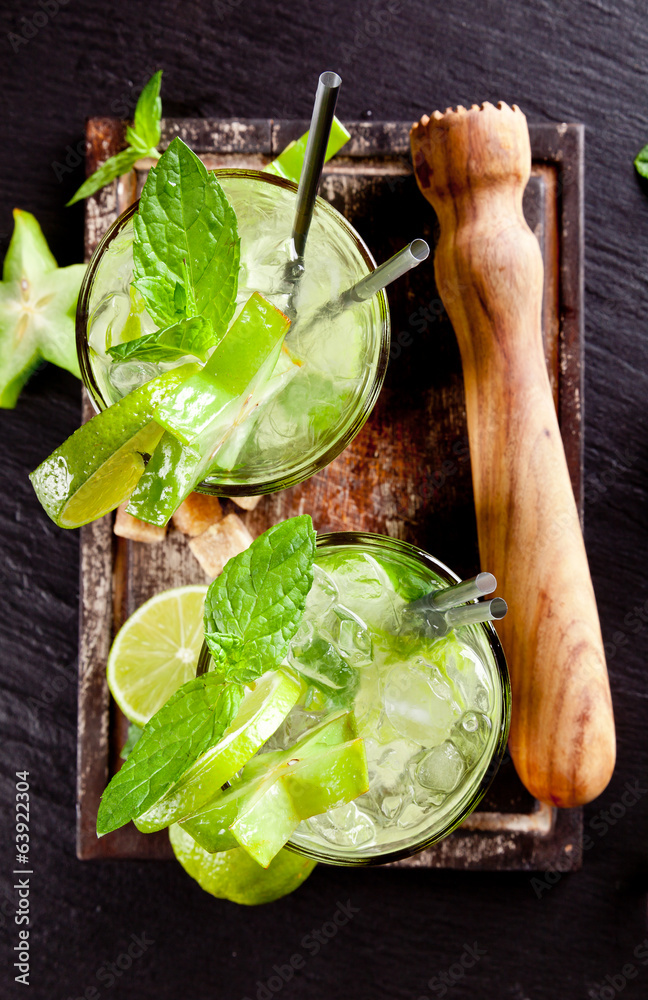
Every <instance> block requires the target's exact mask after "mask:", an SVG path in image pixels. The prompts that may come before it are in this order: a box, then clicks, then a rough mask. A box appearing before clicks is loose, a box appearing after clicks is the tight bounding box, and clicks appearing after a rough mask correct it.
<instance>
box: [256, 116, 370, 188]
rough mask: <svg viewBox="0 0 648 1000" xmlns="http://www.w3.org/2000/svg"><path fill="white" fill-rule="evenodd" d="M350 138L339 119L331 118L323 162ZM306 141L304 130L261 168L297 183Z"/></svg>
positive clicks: (306, 134)
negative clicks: (274, 158)
mask: <svg viewBox="0 0 648 1000" xmlns="http://www.w3.org/2000/svg"><path fill="white" fill-rule="evenodd" d="M350 138H351V133H350V132H348V131H347V129H346V128H345V127H344V125H343V124H342V122H341V121H339V120H338V119H337V118H334V119H333V123H332V125H331V134H330V136H329V141H328V145H327V147H326V155H325V157H324V162H325V163H326V162H328V160H330V159H331V157H332V156H335V154H336V153H337V152H338V150H340V149H342V146H344V144H345V143H346V142H348V141H349V139H350ZM307 142H308V132H304V134H303V135H302V136H300V137H299V139H296V140H295V141H294V142H290V143H289V144H288V145H287V146H286V148H285V149H284V150H283V152H281V153H280V154H279V156H278V157H277V158H276V160H273V161H272V163H268V165H267V166H266V167H264V168H263V169H264V170H265V172H266V173H268V174H275V175H276V176H277V177H286V178H287V179H288V180H289V181H294V182H295V184H299V178H300V177H301V172H302V167H303V166H304V156H305V155H306V144H307Z"/></svg>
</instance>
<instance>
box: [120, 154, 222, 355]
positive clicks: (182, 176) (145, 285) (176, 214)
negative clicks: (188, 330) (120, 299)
mask: <svg viewBox="0 0 648 1000" xmlns="http://www.w3.org/2000/svg"><path fill="white" fill-rule="evenodd" d="M134 228H135V241H134V244H133V273H134V280H133V284H134V285H135V286H136V288H137V289H138V290H139V291H140V292H141V294H142V295H143V297H144V299H145V300H146V305H147V309H148V311H149V313H150V314H151V316H152V317H153V318H154V319H155V321H156V322H157V323H158V324H159V325H160V326H167V325H169V324H170V323H176V322H177V321H178V320H180V319H183V318H184V316H185V312H184V310H185V309H187V310H190V311H191V312H192V313H194V312H195V313H196V314H198V315H201V316H204V317H205V319H207V320H209V321H210V323H211V324H212V326H213V328H214V331H215V333H216V336H217V337H218V338H219V339H220V337H221V336H222V335H223V334H224V333H225V331H226V329H227V326H228V324H229V321H230V320H231V318H232V316H233V314H234V308H235V306H236V291H237V286H238V271H239V260H240V253H239V237H238V230H237V225H236V213H235V212H234V209H233V208H232V206H231V205H230V204H229V202H228V200H227V198H226V197H225V193H224V191H223V189H222V188H221V186H220V184H219V183H218V181H217V180H216V177H215V176H214V174H212V173H209V172H208V171H207V169H206V168H205V166H204V164H203V163H202V162H201V160H200V159H199V158H198V157H197V156H196V154H195V153H193V152H192V151H191V150H190V149H189V147H188V146H187V145H185V143H184V142H183V141H182V140H181V139H179V138H177V137H176V138H175V139H174V140H173V142H172V143H171V145H170V146H169V148H168V149H167V151H166V152H165V153H164V154H163V155H162V157H161V158H160V160H159V162H158V164H157V166H155V167H153V169H152V170H151V171H150V173H149V176H148V178H147V181H146V184H145V185H144V190H143V191H142V197H141V198H140V205H139V211H138V213H137V214H136V216H135V219H134ZM178 286H180V287H181V288H183V289H184V292H185V299H184V300H183V299H182V296H181V294H180V293H178V291H177V289H178Z"/></svg>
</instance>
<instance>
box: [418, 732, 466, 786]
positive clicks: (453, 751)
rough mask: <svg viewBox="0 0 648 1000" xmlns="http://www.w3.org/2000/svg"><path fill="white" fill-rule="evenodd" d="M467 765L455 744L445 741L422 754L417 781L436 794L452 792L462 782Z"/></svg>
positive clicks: (419, 760)
mask: <svg viewBox="0 0 648 1000" xmlns="http://www.w3.org/2000/svg"><path fill="white" fill-rule="evenodd" d="M465 769H466V765H465V763H464V760H463V757H462V756H461V754H460V753H459V751H458V750H457V748H456V746H455V745H454V743H452V742H451V741H450V740H444V742H443V743H441V744H439V746H436V747H433V748H432V750H428V751H427V753H424V754H422V755H421V756H420V757H419V759H418V761H417V764H416V780H417V781H418V782H419V784H421V785H423V787H424V788H429V789H432V790H433V791H435V792H446V793H448V792H452V791H454V789H455V788H456V787H457V785H458V784H459V782H460V781H461V779H462V777H463V775H464V771H465Z"/></svg>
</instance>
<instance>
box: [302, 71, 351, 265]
mask: <svg viewBox="0 0 648 1000" xmlns="http://www.w3.org/2000/svg"><path fill="white" fill-rule="evenodd" d="M341 83H342V78H341V77H340V76H338V74H337V73H332V72H326V73H322V74H321V76H320V78H319V83H318V85H317V94H316V95H315V105H314V107H313V117H312V118H311V124H310V129H309V132H308V141H307V143H306V153H305V155H304V165H303V167H302V172H301V176H300V178H299V189H298V191H297V206H296V208H295V218H294V221H293V229H292V242H293V248H294V253H295V256H296V258H297V260H301V259H302V258H303V256H304V251H305V250H306V240H307V238H308V230H309V229H310V224H311V219H312V218H313V209H314V208H315V199H316V198H317V189H318V187H319V182H320V177H321V176H322V167H323V166H324V157H325V156H326V147H327V146H328V141H329V135H330V133H331V125H332V124H333V116H334V115H335V105H336V102H337V98H338V92H339V90H340V84H341Z"/></svg>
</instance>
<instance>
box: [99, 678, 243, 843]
mask: <svg viewBox="0 0 648 1000" xmlns="http://www.w3.org/2000/svg"><path fill="white" fill-rule="evenodd" d="M242 697H243V688H242V687H240V686H239V685H238V684H223V683H222V681H221V680H220V679H219V678H218V677H217V676H216V675H215V674H203V675H202V676H201V677H194V678H193V679H192V680H190V681H187V682H186V684H183V685H182V687H181V688H179V689H178V690H177V691H176V693H175V694H174V695H172V696H171V698H169V700H168V701H167V702H166V704H165V705H163V706H162V708H161V709H160V710H159V711H158V712H156V714H155V715H154V716H153V718H152V719H150V720H149V722H147V724H146V725H145V727H144V732H143V733H142V735H141V736H140V738H139V739H138V740H137V742H136V743H135V745H134V746H133V748H132V750H131V752H130V754H129V756H128V758H127V760H126V761H125V762H124V764H123V765H122V767H121V768H120V770H119V771H118V772H117V774H116V775H115V776H114V777H113V779H112V780H111V782H110V784H109V785H108V787H107V788H106V790H105V792H104V794H103V796H102V799H101V804H100V806H99V813H98V815H97V834H98V836H100V837H101V836H103V835H104V834H106V833H110V832H111V831H112V830H116V829H117V828H118V827H120V826H124V824H125V823H128V822H129V820H131V819H135V818H136V817H137V816H140V815H141V814H142V813H143V812H146V810H147V809H149V808H150V807H151V806H152V805H153V804H154V803H155V802H157V800H158V799H159V798H160V797H161V796H162V795H164V793H165V792H166V791H167V790H168V789H169V788H170V787H171V785H173V784H174V783H175V782H176V781H177V780H178V779H179V778H180V777H181V776H182V775H183V774H184V772H185V771H186V770H187V768H188V767H190V766H191V765H192V764H193V763H194V761H196V760H198V758H199V757H200V756H202V754H204V753H206V752H207V750H209V749H210V748H211V747H213V746H216V744H217V743H218V742H219V740H220V739H221V738H222V736H223V733H224V732H225V730H226V729H227V727H228V725H229V724H230V722H231V721H232V720H233V719H234V718H235V716H236V713H237V712H238V709H239V705H240V703H241V699H242Z"/></svg>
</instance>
